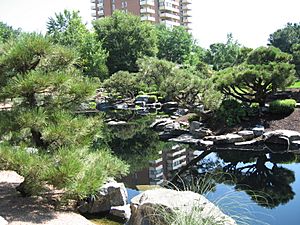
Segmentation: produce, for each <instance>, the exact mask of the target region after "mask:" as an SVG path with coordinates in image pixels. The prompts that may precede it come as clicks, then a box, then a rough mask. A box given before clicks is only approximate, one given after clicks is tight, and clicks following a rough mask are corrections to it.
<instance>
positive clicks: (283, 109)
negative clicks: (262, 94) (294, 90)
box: [270, 99, 296, 115]
mask: <svg viewBox="0 0 300 225" xmlns="http://www.w3.org/2000/svg"><path fill="white" fill-rule="evenodd" d="M295 107H296V101H295V100H294V99H283V100H275V101H272V102H271V103H270V113H272V114H280V115H288V114H291V113H292V112H293V111H294V110H295Z"/></svg>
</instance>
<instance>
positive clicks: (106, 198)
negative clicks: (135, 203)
mask: <svg viewBox="0 0 300 225" xmlns="http://www.w3.org/2000/svg"><path fill="white" fill-rule="evenodd" d="M127 199H128V195H127V191H126V188H125V186H124V184H123V183H117V182H116V181H111V182H109V183H107V184H105V185H104V186H103V187H101V188H100V190H99V191H98V193H97V194H96V196H95V198H94V199H89V200H86V201H84V202H80V203H79V207H78V211H79V212H80V213H90V214H94V213H100V212H107V211H109V210H110V209H111V207H112V206H122V205H126V204H127Z"/></svg>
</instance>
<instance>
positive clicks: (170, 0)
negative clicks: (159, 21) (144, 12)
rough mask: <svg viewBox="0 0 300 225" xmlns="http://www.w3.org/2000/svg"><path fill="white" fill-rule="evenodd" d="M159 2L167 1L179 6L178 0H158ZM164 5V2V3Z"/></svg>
mask: <svg viewBox="0 0 300 225" xmlns="http://www.w3.org/2000/svg"><path fill="white" fill-rule="evenodd" d="M159 3H169V4H172V5H176V6H179V1H178V0H177V1H176V0H159ZM165 5H166V4H165Z"/></svg>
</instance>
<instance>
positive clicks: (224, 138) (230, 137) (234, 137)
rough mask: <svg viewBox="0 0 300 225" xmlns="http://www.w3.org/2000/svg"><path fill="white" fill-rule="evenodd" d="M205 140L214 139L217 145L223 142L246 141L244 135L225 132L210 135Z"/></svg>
mask: <svg viewBox="0 0 300 225" xmlns="http://www.w3.org/2000/svg"><path fill="white" fill-rule="evenodd" d="M204 139H205V140H209V141H213V142H214V144H216V145H221V144H233V143H236V142H242V141H244V139H243V137H242V136H241V135H238V134H225V135H219V136H208V137H205V138H204Z"/></svg>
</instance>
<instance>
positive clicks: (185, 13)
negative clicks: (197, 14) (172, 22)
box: [181, 11, 192, 17]
mask: <svg viewBox="0 0 300 225" xmlns="http://www.w3.org/2000/svg"><path fill="white" fill-rule="evenodd" d="M181 16H182V17H191V16H192V15H191V13H190V11H181Z"/></svg>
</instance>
